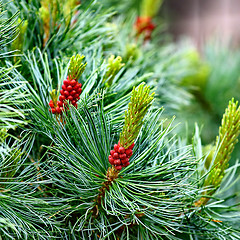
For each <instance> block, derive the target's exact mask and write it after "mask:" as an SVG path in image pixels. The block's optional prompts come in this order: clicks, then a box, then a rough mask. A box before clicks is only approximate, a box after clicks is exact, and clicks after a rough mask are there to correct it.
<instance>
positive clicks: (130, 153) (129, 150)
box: [125, 148, 132, 157]
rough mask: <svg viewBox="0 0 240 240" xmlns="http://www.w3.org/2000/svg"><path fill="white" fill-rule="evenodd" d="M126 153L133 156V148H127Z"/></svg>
mask: <svg viewBox="0 0 240 240" xmlns="http://www.w3.org/2000/svg"><path fill="white" fill-rule="evenodd" d="M125 153H126V154H127V156H130V157H131V156H132V149H131V148H128V149H126V151H125Z"/></svg>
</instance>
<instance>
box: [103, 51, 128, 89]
mask: <svg viewBox="0 0 240 240" xmlns="http://www.w3.org/2000/svg"><path fill="white" fill-rule="evenodd" d="M123 66H124V63H122V58H121V57H120V56H117V57H116V58H115V56H114V55H111V56H110V57H109V58H108V66H107V72H106V74H105V76H104V78H103V82H105V85H106V87H110V86H111V85H112V82H113V79H114V77H115V76H116V74H117V73H118V72H119V71H120V69H121V68H122V67H123Z"/></svg>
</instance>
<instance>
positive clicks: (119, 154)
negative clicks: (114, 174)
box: [108, 142, 134, 170]
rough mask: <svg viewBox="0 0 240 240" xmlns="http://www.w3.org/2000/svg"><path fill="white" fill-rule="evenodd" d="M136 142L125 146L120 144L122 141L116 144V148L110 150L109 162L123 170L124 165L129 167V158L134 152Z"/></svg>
mask: <svg viewBox="0 0 240 240" xmlns="http://www.w3.org/2000/svg"><path fill="white" fill-rule="evenodd" d="M133 147H134V143H133V144H132V145H131V146H130V147H128V148H126V149H125V148H124V147H121V146H120V143H119V142H118V144H115V145H114V150H111V151H110V154H111V155H109V156H108V160H109V163H110V164H111V165H114V166H115V168H116V169H117V170H121V169H122V168H123V167H127V166H128V165H129V158H130V157H131V156H132V154H133V151H132V149H133Z"/></svg>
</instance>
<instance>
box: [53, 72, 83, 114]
mask: <svg viewBox="0 0 240 240" xmlns="http://www.w3.org/2000/svg"><path fill="white" fill-rule="evenodd" d="M81 87H82V84H81V83H78V82H77V81H76V80H75V79H72V80H70V79H69V77H67V79H66V80H64V81H63V85H62V89H61V90H60V93H61V95H60V96H59V101H57V103H55V104H54V102H53V101H52V100H50V102H49V106H50V107H51V110H50V111H52V113H54V114H55V113H58V114H61V113H62V112H63V110H64V109H63V106H64V105H65V104H66V103H67V101H69V102H70V103H71V104H72V105H73V106H74V107H77V101H78V100H79V99H80V97H79V96H80V94H81V92H82V88H81Z"/></svg>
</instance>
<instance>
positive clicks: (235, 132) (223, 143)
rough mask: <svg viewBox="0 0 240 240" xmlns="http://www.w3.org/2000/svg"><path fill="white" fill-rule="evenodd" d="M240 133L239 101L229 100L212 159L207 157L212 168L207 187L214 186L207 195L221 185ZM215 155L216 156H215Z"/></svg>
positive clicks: (208, 164)
mask: <svg viewBox="0 0 240 240" xmlns="http://www.w3.org/2000/svg"><path fill="white" fill-rule="evenodd" d="M239 134H240V107H239V106H238V102H234V99H232V100H231V101H229V105H228V107H227V108H226V111H225V113H224V115H223V118H222V124H221V126H220V128H219V136H217V138H216V146H215V148H213V149H214V150H215V154H213V152H211V153H210V155H209V156H212V161H211V162H210V161H209V158H208V159H207V161H208V163H207V166H209V168H210V173H209V174H208V176H207V178H206V179H205V181H204V186H205V187H208V186H210V187H213V189H211V190H208V191H206V192H205V193H204V194H205V195H213V194H214V193H215V191H216V190H217V188H218V187H219V186H220V184H221V181H222V178H223V177H224V175H225V169H226V168H227V167H228V163H229V160H230V158H231V154H232V151H233V149H234V146H235V145H236V143H237V142H238V136H239ZM214 156H215V158H214ZM208 200H209V199H208V198H201V199H200V200H199V201H198V202H196V203H195V205H196V206H200V205H203V204H206V203H207V202H208Z"/></svg>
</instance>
